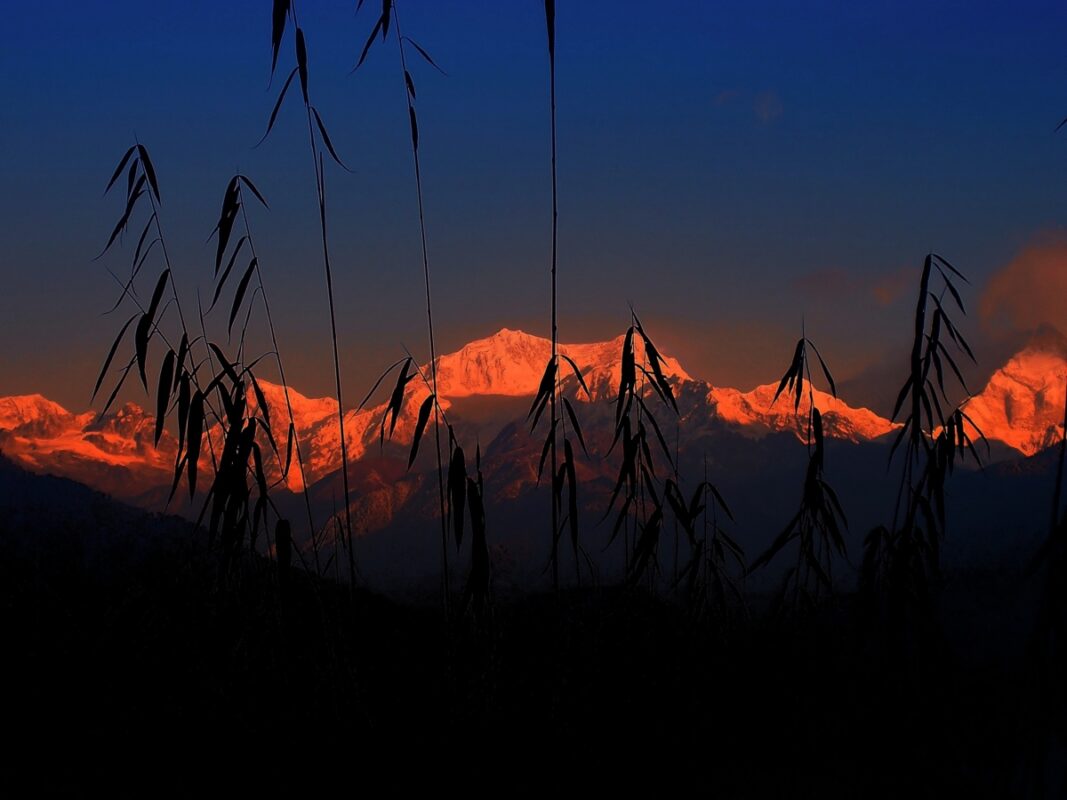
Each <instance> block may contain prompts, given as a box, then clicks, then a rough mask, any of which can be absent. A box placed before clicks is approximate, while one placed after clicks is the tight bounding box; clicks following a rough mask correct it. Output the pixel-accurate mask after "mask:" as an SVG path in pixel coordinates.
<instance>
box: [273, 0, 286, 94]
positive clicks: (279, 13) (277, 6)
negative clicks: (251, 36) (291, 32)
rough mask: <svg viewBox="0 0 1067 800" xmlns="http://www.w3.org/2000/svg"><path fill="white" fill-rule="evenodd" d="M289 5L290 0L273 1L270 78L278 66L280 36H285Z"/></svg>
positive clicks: (280, 44)
mask: <svg viewBox="0 0 1067 800" xmlns="http://www.w3.org/2000/svg"><path fill="white" fill-rule="evenodd" d="M289 3H290V0H274V9H273V13H272V14H271V27H270V48H271V59H270V74H271V76H273V75H274V70H275V69H276V68H277V66H278V50H279V49H280V48H281V46H282V36H283V35H284V34H285V18H286V17H287V16H288V15H289Z"/></svg>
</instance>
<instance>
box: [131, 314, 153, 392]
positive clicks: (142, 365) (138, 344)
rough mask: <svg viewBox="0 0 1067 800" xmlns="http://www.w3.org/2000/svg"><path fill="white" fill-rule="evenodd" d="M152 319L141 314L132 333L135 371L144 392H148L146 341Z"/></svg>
mask: <svg viewBox="0 0 1067 800" xmlns="http://www.w3.org/2000/svg"><path fill="white" fill-rule="evenodd" d="M151 330H152V319H151V317H149V316H148V314H142V315H141V319H140V320H138V322H137V328H136V329H135V330H134V332H133V343H134V351H135V354H136V356H137V371H138V373H139V374H140V376H141V383H143V384H144V388H145V391H148V374H147V372H146V367H147V362H148V339H149V337H150V336H151Z"/></svg>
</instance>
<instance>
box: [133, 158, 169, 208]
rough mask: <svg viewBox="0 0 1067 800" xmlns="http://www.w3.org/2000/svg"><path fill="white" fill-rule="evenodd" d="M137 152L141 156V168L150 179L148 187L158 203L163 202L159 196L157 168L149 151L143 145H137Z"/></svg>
mask: <svg viewBox="0 0 1067 800" xmlns="http://www.w3.org/2000/svg"><path fill="white" fill-rule="evenodd" d="M137 152H138V153H139V154H140V156H141V166H142V167H143V168H144V174H145V176H146V177H147V178H148V185H149V187H151V189H152V194H154V195H155V196H156V202H157V203H161V202H163V201H162V199H160V196H159V183H158V182H157V181H156V168H155V167H153V166H152V159H151V158H150V157H149V155H148V150H147V149H146V148H145V146H144V145H143V144H138V145H137Z"/></svg>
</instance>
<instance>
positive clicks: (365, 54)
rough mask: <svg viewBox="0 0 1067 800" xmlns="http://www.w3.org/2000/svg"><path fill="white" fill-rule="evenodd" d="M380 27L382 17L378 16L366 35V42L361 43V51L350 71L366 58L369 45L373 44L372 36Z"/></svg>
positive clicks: (354, 69)
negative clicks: (368, 34)
mask: <svg viewBox="0 0 1067 800" xmlns="http://www.w3.org/2000/svg"><path fill="white" fill-rule="evenodd" d="M381 29H382V18H381V17H378V21H377V22H376V23H374V27H373V28H372V29H371V32H370V36H368V37H367V43H366V44H365V45H363V52H361V53H360V54H359V61H357V62H356V66H354V67H352V72H355V71H356V70H357V69H359V68H360V67H361V66H362V65H363V62H364V61H366V60H367V53H369V52H370V46H371V45H372V44H374V37H375V36H377V35H378V31H380V30H381Z"/></svg>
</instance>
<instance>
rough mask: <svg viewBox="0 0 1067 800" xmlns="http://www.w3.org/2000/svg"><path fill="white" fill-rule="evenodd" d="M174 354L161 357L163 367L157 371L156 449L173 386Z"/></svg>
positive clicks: (170, 352) (169, 352) (171, 352)
mask: <svg viewBox="0 0 1067 800" xmlns="http://www.w3.org/2000/svg"><path fill="white" fill-rule="evenodd" d="M174 362H175V353H174V351H173V350H168V351H167V355H166V356H164V357H163V366H162V367H160V370H159V388H158V390H157V392H156V439H155V444H156V447H159V439H160V437H161V436H162V435H163V424H164V423H165V422H166V420H167V404H168V402H169V401H170V395H171V388H172V387H173V385H174Z"/></svg>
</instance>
